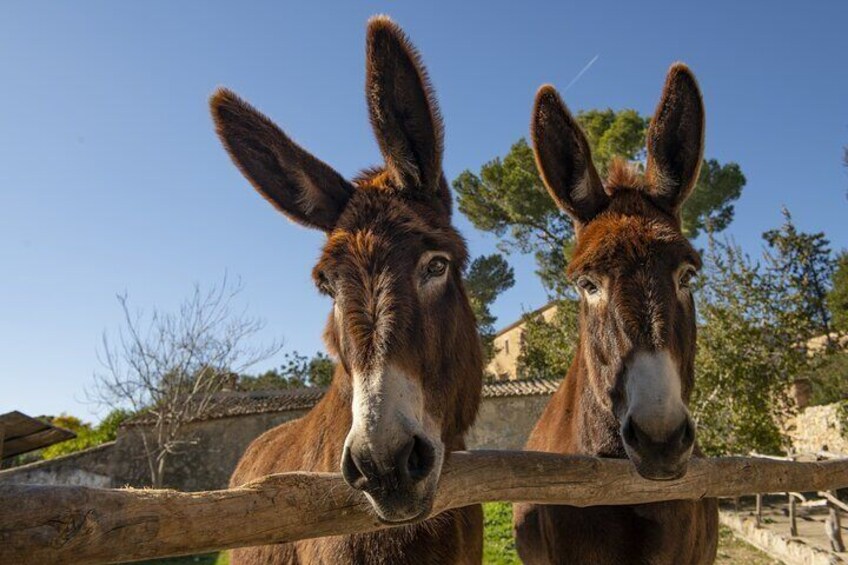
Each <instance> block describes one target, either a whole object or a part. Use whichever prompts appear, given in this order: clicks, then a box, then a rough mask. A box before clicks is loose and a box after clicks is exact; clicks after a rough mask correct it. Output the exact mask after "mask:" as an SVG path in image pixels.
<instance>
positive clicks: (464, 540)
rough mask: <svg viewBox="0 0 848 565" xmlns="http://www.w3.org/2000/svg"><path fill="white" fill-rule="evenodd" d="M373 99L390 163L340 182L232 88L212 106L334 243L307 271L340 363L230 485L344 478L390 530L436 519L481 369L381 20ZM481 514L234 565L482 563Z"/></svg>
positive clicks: (444, 223) (260, 180) (372, 67)
mask: <svg viewBox="0 0 848 565" xmlns="http://www.w3.org/2000/svg"><path fill="white" fill-rule="evenodd" d="M366 73H367V76H366V97H367V101H368V109H369V112H370V117H371V124H372V126H373V128H374V133H375V135H376V137H377V141H378V144H379V146H380V150H381V152H382V153H383V157H384V158H385V165H384V166H383V167H381V168H377V169H371V170H367V171H365V172H364V173H362V174H361V175H360V176H359V177H358V178H357V179H355V180H353V181H352V182H348V181H347V180H345V179H344V178H342V176H341V175H339V174H338V173H337V172H335V171H334V170H333V169H331V168H330V167H329V166H328V165H326V164H324V163H323V162H321V161H319V160H318V159H316V158H315V157H313V156H312V155H310V154H309V153H307V152H306V151H305V150H304V149H302V148H301V147H299V146H297V145H296V144H295V143H294V142H293V141H292V140H290V139H289V138H288V137H287V136H286V135H285V134H284V133H283V132H282V131H280V130H279V129H278V128H277V126H276V125H274V124H273V123H272V122H271V121H270V120H269V119H268V118H266V117H265V116H263V115H262V114H260V113H259V112H258V111H256V110H255V109H253V108H252V107H250V106H249V105H248V104H246V103H245V102H243V101H242V100H240V99H239V98H238V97H237V96H236V95H235V94H233V93H232V92H230V91H228V90H219V91H218V92H217V93H215V95H214V96H213V97H212V101H211V104H212V113H213V116H214V119H215V124H216V126H217V129H218V133H219V135H220V137H221V140H222V141H223V143H224V145H225V146H226V148H227V150H228V151H229V153H230V155H231V157H232V158H233V161H234V162H235V163H236V165H237V166H238V167H239V168H240V169H241V171H242V172H243V173H244V175H245V176H246V177H247V178H248V180H250V182H251V183H252V184H253V186H254V187H255V188H256V189H257V190H258V191H259V192H260V194H262V196H264V197H265V198H266V199H267V200H268V201H269V202H270V203H271V204H272V205H274V206H275V207H276V208H277V209H279V210H280V211H281V212H282V213H283V214H285V215H286V216H288V217H289V218H291V219H292V220H294V221H296V222H298V223H301V224H303V225H306V226H308V227H313V228H318V229H320V230H323V231H324V232H325V233H326V234H327V240H326V243H325V245H324V248H323V251H322V253H321V257H320V259H319V261H318V264H317V265H316V266H315V269H314V271H313V276H314V279H315V284H316V286H317V287H318V289H319V290H320V291H321V292H323V293H325V294H327V295H329V296H331V297H332V299H333V311H332V313H331V314H330V316H329V319H328V320H327V326H326V330H325V332H324V340H325V341H326V344H327V348H328V349H329V351H330V353H331V354H333V355H334V356H335V357H337V358H338V360H339V364H338V367H337V369H336V373H335V377H334V379H333V383H332V385H331V386H330V389H329V390H328V391H327V394H326V395H325V396H324V398H323V399H322V400H321V402H320V403H319V404H318V405H317V406H316V407H315V408H313V409H312V411H311V412H309V414H307V415H306V416H304V417H303V418H301V419H299V420H296V421H293V422H289V423H286V424H283V425H282V426H279V427H277V428H274V429H272V430H270V431H268V432H266V433H265V434H263V435H262V436H260V437H259V438H258V439H256V440H255V441H254V442H253V443H252V444H251V445H250V446H249V447H248V449H247V451H246V452H245V454H244V456H243V457H242V459H241V461H240V462H239V464H238V467H237V468H236V470H235V472H234V473H233V477H232V479H231V484H232V485H240V484H243V483H245V482H247V481H250V480H251V479H255V478H257V477H261V476H263V475H268V474H270V473H279V472H283V471H292V470H306V471H334V472H338V471H341V472H342V474H343V475H344V479H345V481H347V483H348V484H349V485H350V486H351V487H353V488H355V489H359V490H361V491H363V492H364V493H365V496H366V497H367V498H368V500H369V501H370V502H371V503H372V505H373V507H374V509H375V511H376V513H377V516H378V517H379V518H380V520H382V521H383V522H385V523H389V524H395V525H396V524H407V523H409V522H414V521H416V520H419V519H421V518H423V517H425V516H427V514H428V513H429V512H430V510H431V508H432V502H433V497H434V493H435V490H436V484H437V482H438V479H439V474H440V472H441V469H442V463H443V461H444V458H445V457H446V456H447V455H448V453H449V452H450V451H452V450H459V449H463V448H464V440H463V435H464V433H465V431H466V430H467V429H468V428H469V426H470V425H471V424H472V422H473V420H474V418H475V416H476V413H477V407H478V405H479V401H480V391H481V386H482V364H481V354H480V344H479V339H478V337H477V328H476V324H475V321H474V315H473V313H472V311H471V308H470V307H469V304H468V298H467V296H466V294H465V289H464V288H463V284H462V276H461V274H462V269H463V267H464V265H465V263H466V260H467V250H466V247H465V242H464V241H463V239H462V237H460V235H459V234H458V233H457V231H456V230H455V229H454V228H453V226H452V225H451V200H450V193H449V191H448V186H447V183H446V182H445V178H444V175H443V174H442V122H441V118H440V116H439V111H438V108H437V106H436V100H435V98H434V96H433V93H432V90H431V88H430V85H429V81H428V79H427V73H426V71H425V69H424V67H423V65H422V64H421V61H420V59H419V56H418V54H417V53H416V51H415V49H414V47H413V46H412V45H411V44H410V43H409V41H408V40H407V38H406V36H405V35H404V33H403V31H402V30H401V29H400V28H399V27H398V26H397V25H396V24H394V23H393V22H392V21H391V20H389V19H388V18H386V17H382V16H381V17H376V18H373V19H372V20H371V21H370V22H369V25H368V33H367V70H366ZM482 529H483V525H482V511H481V508H480V506H472V507H467V508H461V509H457V510H451V511H448V512H445V513H443V514H440V515H438V516H436V517H434V518H432V519H429V520H426V521H424V522H421V523H417V524H412V525H404V526H402V527H398V528H393V529H389V530H384V531H380V532H377V533H373V534H362V535H353V536H340V537H331V538H322V539H315V540H307V541H301V542H297V543H292V544H285V545H273V546H264V547H255V548H245V549H240V550H236V551H234V552H233V559H232V562H233V563H234V564H235V563H386V564H389V563H416V564H417V563H480V561H481V552H482Z"/></svg>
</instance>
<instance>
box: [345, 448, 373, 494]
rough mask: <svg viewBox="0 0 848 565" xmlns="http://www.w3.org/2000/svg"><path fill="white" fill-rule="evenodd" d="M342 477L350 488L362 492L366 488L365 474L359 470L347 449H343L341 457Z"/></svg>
mask: <svg viewBox="0 0 848 565" xmlns="http://www.w3.org/2000/svg"><path fill="white" fill-rule="evenodd" d="M342 477H344V480H345V482H346V483H347V484H348V485H350V487H351V488H355V489H357V490H364V489H365V487H366V486H368V479H367V478H366V477H365V473H363V472H362V470H361V469H360V468H359V465H358V464H357V462H356V459H355V458H354V457H353V455H352V454H351V452H350V450H349V449H345V451H344V455H343V456H342Z"/></svg>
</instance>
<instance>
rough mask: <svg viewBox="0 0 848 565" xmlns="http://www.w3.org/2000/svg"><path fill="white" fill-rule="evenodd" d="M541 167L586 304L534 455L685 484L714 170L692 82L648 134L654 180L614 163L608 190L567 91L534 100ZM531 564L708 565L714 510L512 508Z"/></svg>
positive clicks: (666, 100) (675, 85)
mask: <svg viewBox="0 0 848 565" xmlns="http://www.w3.org/2000/svg"><path fill="white" fill-rule="evenodd" d="M531 135H532V138H533V145H534V150H535V155H536V164H537V166H538V168H539V171H540V173H541V175H542V179H543V181H544V184H545V186H546V187H547V189H548V192H549V193H550V195H551V197H552V198H553V200H554V201H555V202H556V204H557V206H558V207H559V208H560V209H561V210H562V211H564V212H565V213H566V214H568V215H569V216H570V217H571V219H572V221H573V225H574V231H575V235H576V245H575V248H574V253H573V256H572V259H571V262H570V263H569V265H568V270H567V274H568V276H569V278H570V279H571V280H573V281H575V283H576V286H577V289H578V292H579V295H580V322H579V323H580V339H579V344H578V347H577V352H576V355H575V359H574V362H573V363H572V365H571V367H570V369H569V371H568V374H567V376H566V378H565V380H564V381H563V383H562V384H561V385H560V387H559V389H558V390H557V391H556V393H555V394H554V396H553V397H552V398H551V401H550V403H549V404H548V406H547V407H546V409H545V411H544V412H543V414H542V416H541V418H540V420H539V422H538V423H537V424H536V426H535V428H534V429H533V431H532V432H531V434H530V437H529V439H528V441H527V449H529V450H535V451H546V452H551V453H563V454H582V455H593V456H598V457H615V458H625V457H628V458H629V459H630V460H631V461H632V462H633V464H634V466H635V468H636V471H637V472H638V473H639V474H640V475H641V476H643V477H645V478H648V479H653V480H671V479H676V478H679V477H681V476H683V474H684V473H685V472H686V468H687V465H688V462H689V458H690V456H691V455H692V454H693V452H694V454H695V455H696V456H698V455H700V454H699V453H698V451H697V447H696V446H695V427H694V424H693V422H692V418H691V417H690V415H689V411H688V409H687V404H688V402H689V397H690V395H691V392H692V387H693V384H694V367H693V365H694V356H695V305H694V301H693V299H692V294H691V288H690V283H691V281H692V278H693V276H694V275H695V274H696V273H697V270H698V269H699V268H700V265H701V261H700V258H699V256H698V253H697V252H696V251H695V249H694V248H693V247H692V245H691V244H690V243H689V242H688V241H687V239H686V238H685V237H684V236H683V234H682V233H681V220H680V208H681V206H682V205H683V202H684V201H685V200H686V198H687V196H689V194H690V193H691V192H692V189H693V188H694V186H695V182H696V181H697V179H698V173H699V170H700V166H701V161H702V159H703V136H704V107H703V102H702V100H701V93H700V90H699V89H698V84H697V82H696V80H695V77H694V76H693V74H692V72H691V71H690V70H689V69H688V67H686V66H685V65H683V64H681V63H678V64H675V65H673V66H672V67H671V69H670V70H669V72H668V76H667V78H666V83H665V87H664V89H663V93H662V97H661V100H660V102H659V105H658V106H657V109H656V112H655V113H654V116H653V119H652V121H651V124H650V127H649V129H648V133H647V149H648V159H647V165H646V170H645V174H644V175H640V174H638V173H637V171H635V170H634V169H632V168H631V167H630V166H628V165H627V164H626V163H625V162H624V161H617V162H613V164H612V165H611V166H610V172H609V174H608V177H607V180H606V183H605V184H603V183H602V182H601V179H600V177H599V175H598V172H597V171H596V170H595V167H594V165H593V164H592V156H591V154H590V150H589V144H588V142H587V139H586V136H585V134H584V133H583V131H582V130H581V129H580V126H579V125H578V123H577V122H576V121H575V120H574V118H573V117H572V116H571V114H570V113H569V111H568V109H567V108H566V107H565V105H564V104H563V102H562V100H561V99H560V97H559V95H558V94H557V92H556V90H555V89H554V88H553V87H551V86H547V85H546V86H543V87H542V88H541V89H540V90H539V92H538V93H537V95H536V101H535V105H534V108H533V118H532V125H531ZM514 525H515V532H516V538H517V540H516V543H517V546H518V552H519V555H520V556H521V558H522V559H523V560H524V562H525V563H533V564H535V563H615V564H621V563H674V564H684V563H685V564H689V563H711V562H712V561H713V560H714V559H715V555H716V545H717V531H718V506H717V502H716V500H714V499H704V500H698V501H674V502H662V503H656V504H639V505H632V506H599V507H592V508H575V507H571V506H551V505H538V504H518V505H516V506H515V516H514Z"/></svg>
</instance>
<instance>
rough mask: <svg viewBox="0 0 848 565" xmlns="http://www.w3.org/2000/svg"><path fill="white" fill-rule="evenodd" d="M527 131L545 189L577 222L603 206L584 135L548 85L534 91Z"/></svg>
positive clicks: (605, 198)
mask: <svg viewBox="0 0 848 565" xmlns="http://www.w3.org/2000/svg"><path fill="white" fill-rule="evenodd" d="M530 135H531V137H532V138H533V148H534V151H535V154H536V166H537V167H538V169H539V172H540V173H541V175H542V180H543V181H544V182H545V186H546V187H547V188H548V192H549V193H550V195H551V197H552V198H553V199H554V202H556V204H557V206H559V208H560V209H561V210H562V211H564V212H566V213H567V214H568V215H569V216H571V218H572V219H573V220H574V222H575V224H576V225H577V226H579V225H582V224H585V223H587V222H589V221H590V220H591V219H592V218H594V217H595V216H597V215H598V214H599V213H600V212H601V211H602V210H603V209H604V208H606V206H607V204H609V196H608V195H607V193H606V192H604V187H603V184H602V183H601V179H600V177H599V176H598V171H596V170H595V165H594V164H593V163H592V153H591V150H590V149H589V142H588V141H587V140H586V135H585V134H584V133H583V130H582V129H580V124H578V123H577V121H576V120H575V119H574V118H573V117H572V116H571V113H569V111H568V108H566V107H565V104H563V102H562V99H561V98H560V97H559V94H558V93H557V91H556V89H555V88H554V87H553V86H551V85H544V86H542V87H541V88H540V89H539V92H537V93H536V102H535V104H534V105H533V119H532V123H531V125H530Z"/></svg>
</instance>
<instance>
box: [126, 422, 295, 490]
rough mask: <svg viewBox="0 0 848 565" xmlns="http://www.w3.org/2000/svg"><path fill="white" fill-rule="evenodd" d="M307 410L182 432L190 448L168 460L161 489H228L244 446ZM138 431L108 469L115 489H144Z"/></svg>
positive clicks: (131, 431)
mask: <svg viewBox="0 0 848 565" xmlns="http://www.w3.org/2000/svg"><path fill="white" fill-rule="evenodd" d="M306 412H307V411H306V410H289V411H285V412H268V413H264V414H249V415H245V416H233V417H229V418H217V419H214V420H202V421H199V422H192V423H190V424H188V425H186V426H185V427H184V428H183V429H184V431H185V437H186V439H187V441H188V443H187V444H186V445H184V446H182V447H181V448H180V451H179V452H178V453H175V454H173V455H171V456H169V458H168V462H167V466H166V468H165V485H164V486H166V487H168V488H174V489H177V490H182V491H198V490H209V489H222V488H227V486H228V484H229V480H230V475H231V474H232V472H233V470H234V469H235V467H236V464H237V463H238V461H239V458H240V457H241V454H242V453H244V450H245V449H247V446H248V445H249V444H250V442H251V441H253V440H254V439H255V438H256V437H258V436H259V435H261V434H262V433H263V432H264V431H266V430H269V429H271V428H273V427H275V426H278V425H280V424H282V423H284V422H287V421H289V420H294V419H296V418H300V417H301V416H302V415H304V414H305V413H306ZM139 432H140V430H139V429H138V428H132V427H131V428H125V429H123V430H122V433H121V434H119V436H118V441H117V443H116V446H115V454H114V458H113V464H112V474H113V477H114V480H115V482H116V484H118V485H129V486H135V487H139V486H146V485H149V484H150V472H149V470H148V467H147V460H146V458H145V456H144V446H143V444H142V442H141V436H140V434H139Z"/></svg>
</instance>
